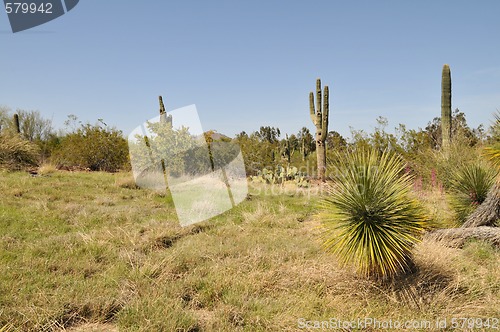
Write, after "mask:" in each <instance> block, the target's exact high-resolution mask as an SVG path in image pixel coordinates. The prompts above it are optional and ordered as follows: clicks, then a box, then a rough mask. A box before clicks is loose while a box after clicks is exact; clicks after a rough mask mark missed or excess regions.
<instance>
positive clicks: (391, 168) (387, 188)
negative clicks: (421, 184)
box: [319, 149, 427, 278]
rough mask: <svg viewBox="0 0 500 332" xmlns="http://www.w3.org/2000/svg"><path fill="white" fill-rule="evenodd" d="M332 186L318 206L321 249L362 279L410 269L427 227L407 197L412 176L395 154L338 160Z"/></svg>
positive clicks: (365, 153) (363, 152) (366, 153)
mask: <svg viewBox="0 0 500 332" xmlns="http://www.w3.org/2000/svg"><path fill="white" fill-rule="evenodd" d="M331 166H332V167H334V168H336V169H337V171H336V172H334V173H335V176H334V180H335V182H334V184H332V185H330V186H329V187H328V194H327V195H326V196H325V197H324V198H323V199H322V201H321V203H320V208H321V212H320V214H319V217H320V220H321V223H322V225H323V226H324V229H325V232H324V239H325V242H324V245H325V247H326V249H327V250H330V251H332V252H333V253H334V254H336V255H337V256H338V257H339V260H340V262H341V263H343V264H344V265H346V264H352V265H354V266H355V267H357V269H358V271H359V272H360V273H361V274H362V275H365V276H374V277H377V278H387V277H392V276H395V275H396V274H398V273H400V272H403V271H406V270H408V269H409V268H410V267H411V266H412V262H411V250H412V248H413V246H414V244H415V243H417V242H418V241H419V237H420V235H421V233H422V231H423V229H424V227H425V226H426V222H427V218H426V216H425V214H424V212H423V210H422V207H421V206H420V204H419V203H418V202H417V201H416V200H415V199H414V198H412V197H411V195H410V190H411V187H412V183H411V176H410V175H409V174H408V173H406V172H404V169H405V163H404V162H403V160H402V158H400V157H399V156H398V155H396V154H390V153H389V152H387V151H384V152H383V153H380V152H378V151H377V150H376V149H368V150H367V149H358V150H355V151H353V152H351V153H345V154H343V155H339V156H338V157H337V158H336V164H334V165H331Z"/></svg>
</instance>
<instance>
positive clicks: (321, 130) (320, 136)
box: [309, 78, 329, 181]
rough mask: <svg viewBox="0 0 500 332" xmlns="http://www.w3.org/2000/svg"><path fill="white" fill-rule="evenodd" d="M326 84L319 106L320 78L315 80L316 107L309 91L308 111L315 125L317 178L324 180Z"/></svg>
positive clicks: (326, 130)
mask: <svg viewBox="0 0 500 332" xmlns="http://www.w3.org/2000/svg"><path fill="white" fill-rule="evenodd" d="M328 98H329V92H328V86H325V89H324V93H323V107H322V106H321V101H322V100H321V80H320V79H319V78H318V79H317V80H316V109H315V108H314V93H313V92H311V93H309V111H310V115H311V120H312V122H313V123H314V125H315V126H316V138H315V139H316V154H317V158H318V178H319V179H321V181H325V180H326V144H325V141H326V137H327V135H328V112H329V104H328Z"/></svg>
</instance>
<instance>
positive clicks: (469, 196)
mask: <svg viewBox="0 0 500 332" xmlns="http://www.w3.org/2000/svg"><path fill="white" fill-rule="evenodd" d="M496 175H497V172H496V171H495V170H494V169H492V168H490V167H488V166H487V165H482V164H478V163H475V164H470V165H465V166H462V167H459V168H458V169H457V170H456V171H455V172H453V173H452V176H451V183H450V185H451V189H452V196H451V206H452V207H453V209H454V210H455V213H456V215H457V219H458V220H459V221H460V222H463V221H465V219H466V218H467V217H468V216H469V215H470V214H471V213H472V212H473V211H474V210H475V209H476V208H477V207H478V206H479V205H480V204H481V203H483V202H484V200H485V199H486V196H487V195H488V191H489V189H490V188H491V186H492V185H493V183H494V181H495V177H496Z"/></svg>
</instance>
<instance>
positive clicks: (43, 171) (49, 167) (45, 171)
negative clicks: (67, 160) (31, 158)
mask: <svg viewBox="0 0 500 332" xmlns="http://www.w3.org/2000/svg"><path fill="white" fill-rule="evenodd" d="M55 172H57V167H56V166H55V165H53V164H43V165H41V166H40V167H38V174H40V175H50V174H54V173H55Z"/></svg>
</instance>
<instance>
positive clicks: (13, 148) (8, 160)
mask: <svg viewBox="0 0 500 332" xmlns="http://www.w3.org/2000/svg"><path fill="white" fill-rule="evenodd" d="M38 159H39V149H38V147H37V145H36V144H34V143H31V142H29V141H27V140H24V139H22V138H21V137H20V136H19V135H16V134H11V133H8V132H6V133H4V134H0V168H5V169H8V170H20V169H23V168H26V167H30V166H37V165H38Z"/></svg>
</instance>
